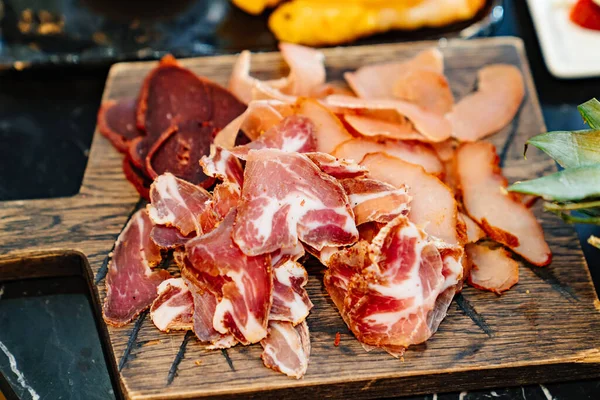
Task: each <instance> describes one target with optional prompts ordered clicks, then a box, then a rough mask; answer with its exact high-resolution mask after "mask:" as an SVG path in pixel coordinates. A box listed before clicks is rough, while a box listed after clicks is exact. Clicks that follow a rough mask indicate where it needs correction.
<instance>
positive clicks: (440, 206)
mask: <svg viewBox="0 0 600 400" xmlns="http://www.w3.org/2000/svg"><path fill="white" fill-rule="evenodd" d="M361 164H362V165H364V166H365V167H367V168H368V169H369V171H370V176H371V177H373V178H375V179H378V180H380V181H383V182H387V183H389V184H390V185H393V186H395V187H404V186H406V187H407V188H408V193H409V194H410V195H411V196H412V202H411V206H410V212H409V214H408V218H409V219H410V220H411V221H412V222H414V223H415V224H417V225H418V226H419V227H421V228H422V229H424V230H425V232H427V233H428V234H429V235H431V236H434V237H437V238H439V239H441V240H443V241H445V242H446V243H448V244H460V243H462V242H464V237H462V235H461V234H460V232H459V230H458V223H459V221H458V205H457V203H456V200H455V199H454V193H453V192H452V190H450V188H449V187H448V186H446V185H444V184H443V183H442V182H441V181H440V180H439V179H438V178H436V177H435V176H433V175H430V174H428V173H427V172H425V170H424V169H423V168H421V167H420V166H418V165H414V164H409V163H407V162H404V161H402V160H400V159H398V158H395V157H391V156H389V155H387V154H385V153H373V154H368V155H367V156H366V157H365V158H364V159H363V161H362V162H361Z"/></svg>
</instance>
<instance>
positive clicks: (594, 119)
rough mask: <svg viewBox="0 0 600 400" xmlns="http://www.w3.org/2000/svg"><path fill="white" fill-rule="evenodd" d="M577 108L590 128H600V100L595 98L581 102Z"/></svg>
mask: <svg viewBox="0 0 600 400" xmlns="http://www.w3.org/2000/svg"><path fill="white" fill-rule="evenodd" d="M577 109H578V110H579V113H580V114H581V116H582V117H583V120H584V121H585V122H586V123H587V124H588V125H589V126H590V128H592V129H600V101H598V100H596V99H595V98H594V99H591V100H588V101H586V102H585V103H583V104H580V105H579V106H578V107H577Z"/></svg>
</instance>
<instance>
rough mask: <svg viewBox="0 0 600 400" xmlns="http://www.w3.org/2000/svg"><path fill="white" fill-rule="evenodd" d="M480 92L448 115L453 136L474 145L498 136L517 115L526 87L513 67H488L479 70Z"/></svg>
mask: <svg viewBox="0 0 600 400" xmlns="http://www.w3.org/2000/svg"><path fill="white" fill-rule="evenodd" d="M478 76H479V84H478V88H477V91H476V92H475V93H473V94H470V95H468V96H466V97H465V98H463V99H461V100H460V101H459V102H458V103H457V104H456V105H455V106H454V108H453V109H452V111H451V112H450V113H449V114H448V119H449V120H450V122H451V123H452V132H453V133H452V136H454V137H455V138H457V139H459V140H461V141H465V142H473V141H476V140H479V139H482V138H484V137H486V136H488V135H491V134H493V133H496V132H498V131H499V130H501V129H502V128H504V127H505V126H506V125H508V124H509V123H510V121H512V119H513V118H514V117H515V115H516V114H517V111H518V110H519V107H520V106H521V102H522V101H523V97H524V96H525V84H524V83H523V75H522V74H521V71H519V69H518V68H517V67H515V66H513V65H505V64H495V65H488V66H486V67H484V68H482V69H481V70H479V74H478Z"/></svg>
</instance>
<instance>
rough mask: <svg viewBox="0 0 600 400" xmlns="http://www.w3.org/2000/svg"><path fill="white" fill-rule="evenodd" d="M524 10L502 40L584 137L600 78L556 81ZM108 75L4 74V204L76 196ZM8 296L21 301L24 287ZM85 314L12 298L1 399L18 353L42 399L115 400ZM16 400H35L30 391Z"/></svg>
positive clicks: (0, 195)
mask: <svg viewBox="0 0 600 400" xmlns="http://www.w3.org/2000/svg"><path fill="white" fill-rule="evenodd" d="M524 3H525V2H524V1H513V0H507V1H505V18H504V21H503V22H502V24H501V25H500V26H499V27H498V28H497V29H496V31H495V32H494V35H497V36H508V35H510V36H519V37H521V38H523V40H524V42H525V46H526V50H527V55H528V58H529V61H530V63H531V67H532V72H533V76H534V80H535V84H536V87H537V91H538V95H539V98H540V102H541V104H542V108H543V113H544V118H545V121H546V125H547V127H548V129H549V130H559V129H580V128H582V127H583V124H582V121H581V118H580V116H579V114H578V112H577V110H576V106H577V105H578V104H580V103H582V102H584V101H586V100H588V99H590V98H592V97H599V96H600V79H585V80H575V81H562V80H558V79H555V78H553V77H552V76H551V75H550V73H549V72H548V70H547V69H546V67H545V66H544V63H543V59H542V55H541V51H540V48H539V45H538V42H537V38H536V35H535V32H534V30H533V27H532V21H531V18H530V16H529V13H528V10H527V7H526V5H525V4H524ZM107 72H108V67H94V68H91V67H76V66H69V67H62V68H60V69H59V68H58V67H53V68H48V69H35V70H24V71H9V72H4V73H2V74H0V143H2V145H1V146H0V160H1V163H0V201H5V200H16V199H32V198H48V197H61V196H69V195H73V194H75V193H77V191H78V190H79V186H80V183H81V178H82V176H83V171H84V168H85V164H86V161H87V155H88V151H89V147H90V143H91V139H92V133H93V131H94V126H95V120H96V118H95V117H96V111H97V109H98V106H99V104H100V98H101V95H102V91H103V88H104V81H105V78H106V75H107ZM578 232H579V234H580V237H581V239H582V245H583V248H584V252H585V254H586V258H587V261H588V265H589V267H590V271H591V273H592V276H593V278H594V282H595V284H596V288H597V289H598V285H599V284H600V271H599V270H598V267H599V266H600V251H598V250H595V249H593V248H592V247H591V246H589V245H588V244H587V243H586V242H585V239H586V238H587V237H588V236H589V234H590V233H592V232H595V233H596V234H597V235H599V234H600V229H598V228H597V227H589V226H585V227H578ZM5 289H6V290H8V289H10V288H8V289H7V288H5V287H4V286H3V285H2V284H0V297H1V296H2V293H3V292H4V291H5ZM10 290H11V291H12V292H13V295H14V292H15V291H18V290H19V288H14V287H13V288H12V289H10ZM22 291H25V289H23V290H22ZM85 309H86V299H85V296H84V295H82V294H79V295H78V294H77V293H70V294H65V293H62V294H54V295H52V296H49V295H46V294H39V295H35V296H33V297H32V296H31V293H29V294H27V295H26V296H25V297H19V296H16V297H15V298H7V297H6V296H5V299H4V300H2V301H0V343H2V344H3V345H2V346H0V350H2V351H0V372H2V373H3V374H4V375H5V378H1V377H0V391H2V390H4V391H5V395H6V396H7V397H8V398H10V396H11V393H10V392H9V391H8V390H7V389H6V380H8V381H10V382H12V383H13V384H15V385H16V386H19V382H18V376H17V375H15V374H14V371H12V370H11V365H10V361H11V360H10V359H9V357H7V354H6V352H4V349H6V350H7V351H9V348H11V349H13V350H12V353H11V354H12V355H13V356H14V357H15V361H16V363H17V366H18V367H19V368H20V371H21V372H22V373H23V375H24V378H25V379H26V383H27V384H29V385H31V387H33V388H35V390H36V392H37V393H39V395H40V397H41V398H48V399H58V398H63V399H88V398H111V397H112V396H113V392H112V391H111V389H110V380H109V377H108V374H107V372H106V370H105V368H104V367H105V364H104V362H103V360H102V357H101V355H100V353H99V352H101V349H100V347H99V344H98V335H97V333H96V332H95V327H94V324H93V322H92V320H90V318H92V314H91V312H87V313H86V312H85ZM32 313H34V314H32ZM13 315H15V317H13ZM74 327H76V329H74ZM599 334H600V333H599ZM24 349H26V350H27V351H23V350H24ZM57 372H58V373H57ZM599 375H600V373H599ZM3 384H4V386H3ZM19 387H21V386H19ZM448 389H449V390H452V388H451V387H449V388H448ZM16 392H17V394H19V395H22V396H23V398H30V395H29V394H28V392H27V390H26V389H23V388H22V387H21V389H19V390H16ZM117 394H118V393H117ZM0 398H2V396H1V395H0ZM424 398H426V399H432V398H433V399H440V400H450V399H461V400H462V399H465V400H467V399H495V398H498V399H515V398H523V399H540V400H548V399H597V398H600V380H593V381H585V382H572V383H555V384H543V383H542V384H540V385H532V386H527V387H515V388H509V389H500V388H499V389H496V390H484V391H476V392H469V393H466V392H463V393H450V394H439V395H429V396H425V397H416V398H415V399H424Z"/></svg>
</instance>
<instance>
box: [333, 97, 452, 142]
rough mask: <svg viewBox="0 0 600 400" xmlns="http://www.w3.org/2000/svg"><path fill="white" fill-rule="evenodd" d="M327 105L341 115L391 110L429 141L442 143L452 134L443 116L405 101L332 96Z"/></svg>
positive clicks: (447, 121)
mask: <svg viewBox="0 0 600 400" xmlns="http://www.w3.org/2000/svg"><path fill="white" fill-rule="evenodd" d="M324 102H325V105H326V106H328V107H329V108H330V109H332V110H333V111H334V112H336V113H339V114H345V113H348V112H350V113H356V112H357V110H362V111H367V112H368V111H385V110H390V111H393V112H395V113H397V114H398V115H399V116H403V117H405V118H407V119H408V120H409V121H410V122H411V123H412V125H413V126H414V129H415V130H416V131H417V132H419V133H420V134H422V135H423V136H424V137H425V138H426V139H427V140H428V141H431V142H442V141H444V140H446V139H448V138H449V137H450V136H451V134H452V125H451V124H450V121H449V120H448V119H446V118H445V117H444V116H443V115H439V114H436V113H433V112H430V111H426V110H423V109H422V108H421V107H419V106H417V105H415V104H412V103H409V102H407V101H403V100H386V99H382V100H368V99H359V98H355V97H349V96H340V95H331V96H327V98H325V100H324Z"/></svg>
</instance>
